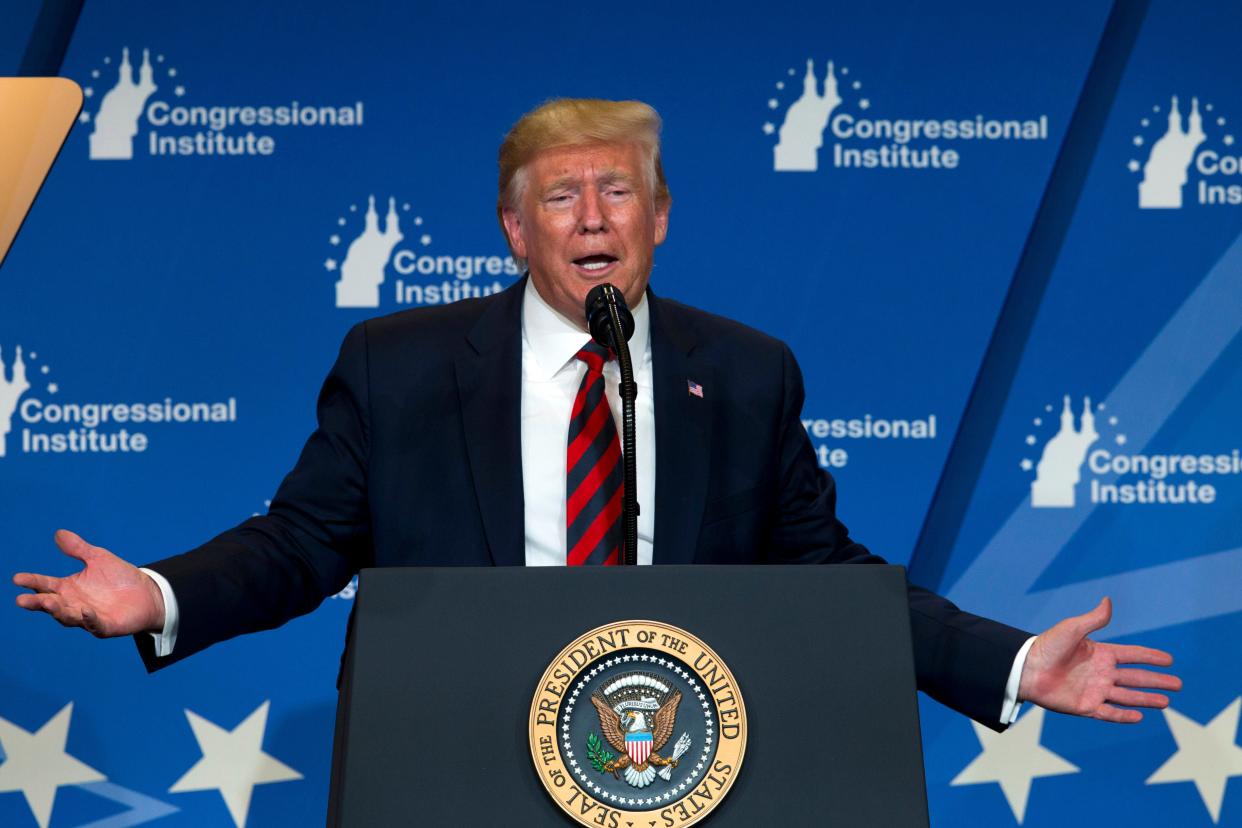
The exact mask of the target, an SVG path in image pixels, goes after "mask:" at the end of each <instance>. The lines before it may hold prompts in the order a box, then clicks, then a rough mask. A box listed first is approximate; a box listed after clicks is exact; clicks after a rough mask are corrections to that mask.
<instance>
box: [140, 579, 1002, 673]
mask: <svg viewBox="0 0 1242 828" xmlns="http://www.w3.org/2000/svg"><path fill="white" fill-rule="evenodd" d="M140 571H141V572H145V573H146V574H147V575H149V576H150V577H151V580H152V581H155V585H156V586H157V587H159V588H160V595H162V596H164V629H163V631H162V632H159V633H151V634H150V635H151V637H152V638H154V639H155V654H156V656H166V655H172V651H173V647H174V646H176V644H177V627H178V625H179V624H180V623H181V614H180V613H179V612H178V611H177V596H176V595H174V594H173V588H172V584H170V583H168V579H167V578H165V577H164V576H163V575H161V574H160V573H158V572H156V571H155V570H152V569H147V568H146V567H143V568H142V569H141V570H140ZM1023 652H1025V651H1023Z"/></svg>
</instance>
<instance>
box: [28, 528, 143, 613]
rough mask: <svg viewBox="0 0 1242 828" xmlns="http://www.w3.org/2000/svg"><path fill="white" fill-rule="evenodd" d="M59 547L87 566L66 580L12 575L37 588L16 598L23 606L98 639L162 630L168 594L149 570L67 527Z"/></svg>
mask: <svg viewBox="0 0 1242 828" xmlns="http://www.w3.org/2000/svg"><path fill="white" fill-rule="evenodd" d="M56 545H57V546H59V547H60V551H61V552H64V553H65V554H66V555H68V556H69V557H71V558H77V559H78V560H79V561H81V562H82V563H83V564H84V565H85V566H84V567H83V568H82V570H80V571H79V572H75V573H74V574H72V575H69V576H67V577H64V578H55V577H52V576H51V575H35V574H33V573H30V572H19V573H18V574H16V575H14V576H13V583H15V584H17V585H18V586H19V587H25V588H26V589H30V590H33V593H23V594H21V595H19V596H17V605H18V606H19V607H22V608H23V609H28V610H32V611H35V612H46V613H47V614H48V615H50V616H52V617H53V618H55V619H56V620H57V621H59V622H60V623H61V624H63V625H64V626H66V627H82V628H83V629H85V630H86V631H87V632H89V633H91V634H92V635H94V636H97V637H99V638H109V637H111V636H116V635H133V634H134V633H139V632H143V631H147V632H155V633H158V632H160V631H161V630H163V628H164V598H163V596H162V595H161V594H160V588H159V587H158V586H157V585H156V584H155V582H154V581H153V580H151V578H150V577H149V576H148V575H147V574H146V573H144V572H142V571H141V570H139V569H138V567H136V566H134V565H133V564H131V563H129V562H127V561H124V560H122V559H121V558H118V557H117V556H116V555H113V554H112V553H111V552H109V551H108V550H107V549H103V548H101V547H98V546H92V545H90V544H89V543H87V542H86V541H84V540H82V538H80V537H78V536H77V535H75V534H74V533H73V532H70V531H68V530H66V529H61V530H60V531H59V532H57V533H56Z"/></svg>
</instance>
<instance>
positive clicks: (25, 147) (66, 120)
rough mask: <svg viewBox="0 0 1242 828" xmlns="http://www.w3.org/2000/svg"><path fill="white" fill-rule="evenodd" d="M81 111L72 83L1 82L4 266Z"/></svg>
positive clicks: (0, 241) (0, 252)
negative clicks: (19, 230)
mask: <svg viewBox="0 0 1242 828" xmlns="http://www.w3.org/2000/svg"><path fill="white" fill-rule="evenodd" d="M81 110H82V89H81V88H80V87H79V86H78V85H77V84H76V83H74V82H73V81H71V80H69V79H68V78H0V264H3V263H4V257H5V256H7V255H8V252H9V247H10V246H11V245H12V244H13V237H14V236H16V235H17V230H18V228H20V227H21V226H22V221H24V220H25V218H26V213H27V211H29V210H30V205H31V204H32V203H33V202H34V199H35V195H36V194H37V193H38V192H39V188H40V187H41V186H43V180H44V179H45V178H47V174H48V171H49V170H51V168H52V162H53V161H55V160H56V156H57V154H58V153H59V152H60V148H61V145H62V144H64V143H65V138H66V137H67V136H68V135H69V130H70V129H71V128H72V127H73V121H74V119H75V118H77V117H78V113H79V112H80V111H81Z"/></svg>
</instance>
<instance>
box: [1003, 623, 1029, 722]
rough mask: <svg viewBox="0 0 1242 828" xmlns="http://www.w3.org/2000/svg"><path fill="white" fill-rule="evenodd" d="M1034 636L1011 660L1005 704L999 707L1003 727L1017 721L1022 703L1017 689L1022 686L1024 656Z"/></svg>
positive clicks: (1006, 684)
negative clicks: (1011, 665) (1011, 667)
mask: <svg viewBox="0 0 1242 828" xmlns="http://www.w3.org/2000/svg"><path fill="white" fill-rule="evenodd" d="M1035 638H1036V636H1031V637H1030V638H1028V639H1027V640H1026V643H1025V644H1023V645H1022V649H1021V650H1018V654H1017V655H1016V656H1014V659H1013V669H1011V670H1010V671H1009V681H1008V682H1006V683H1005V704H1004V706H1002V707H1001V714H1000V721H1001V724H1003V725H1011V724H1013V723H1014V722H1016V721H1017V720H1018V711H1019V710H1021V709H1022V702H1021V701H1019V700H1018V687H1019V686H1020V685H1021V684H1022V668H1023V667H1024V666H1026V654H1027V653H1029V652H1030V651H1031V645H1032V644H1034V643H1035Z"/></svg>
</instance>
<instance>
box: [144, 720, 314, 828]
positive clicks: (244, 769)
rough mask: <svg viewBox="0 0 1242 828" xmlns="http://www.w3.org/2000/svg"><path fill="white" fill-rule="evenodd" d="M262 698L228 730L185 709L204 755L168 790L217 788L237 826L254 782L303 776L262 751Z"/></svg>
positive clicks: (243, 818) (243, 819)
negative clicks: (256, 705)
mask: <svg viewBox="0 0 1242 828" xmlns="http://www.w3.org/2000/svg"><path fill="white" fill-rule="evenodd" d="M270 704H271V702H266V701H265V702H263V704H261V705H259V706H258V708H256V709H255V711H254V712H253V713H251V714H250V715H249V716H247V717H246V720H245V721H244V722H242V723H241V724H239V725H238V726H237V727H235V728H233V730H231V731H230V730H225V729H224V728H222V727H220V726H219V725H216V724H213V723H211V722H209V721H207V720H206V719H204V718H203V717H202V716H199V715H198V714H197V713H194V712H193V711H192V710H187V711H185V717H186V718H187V719H189V721H190V728H191V729H192V730H193V731H194V738H195V739H197V740H198V747H199V750H201V751H202V752H203V758H202V759H199V760H198V762H196V763H195V764H194V767H192V768H190V769H189V770H188V771H186V772H185V775H183V776H182V777H181V778H180V779H178V780H177V782H176V783H175V784H174V785H173V786H172V787H171V788H169V789H168V792H169V793H185V792H187V791H209V790H218V791H220V796H222V797H224V804H225V805H226V806H227V807H228V809H229V814H230V815H231V816H232V817H233V823H234V824H235V825H236V826H237V828H245V825H246V817H247V816H248V815H249V813H250V795H251V794H252V793H254V786H255V785H264V784H266V783H268V782H288V781H290V780H293V779H301V778H302V774H300V773H298V772H297V771H295V770H294V769H293V768H291V767H289V766H288V765H286V764H284V763H283V762H280V761H279V760H277V759H275V758H274V757H272V756H269V755H268V754H266V753H264V752H263V731H264V730H266V729H267V710H268V707H269V706H270Z"/></svg>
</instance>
